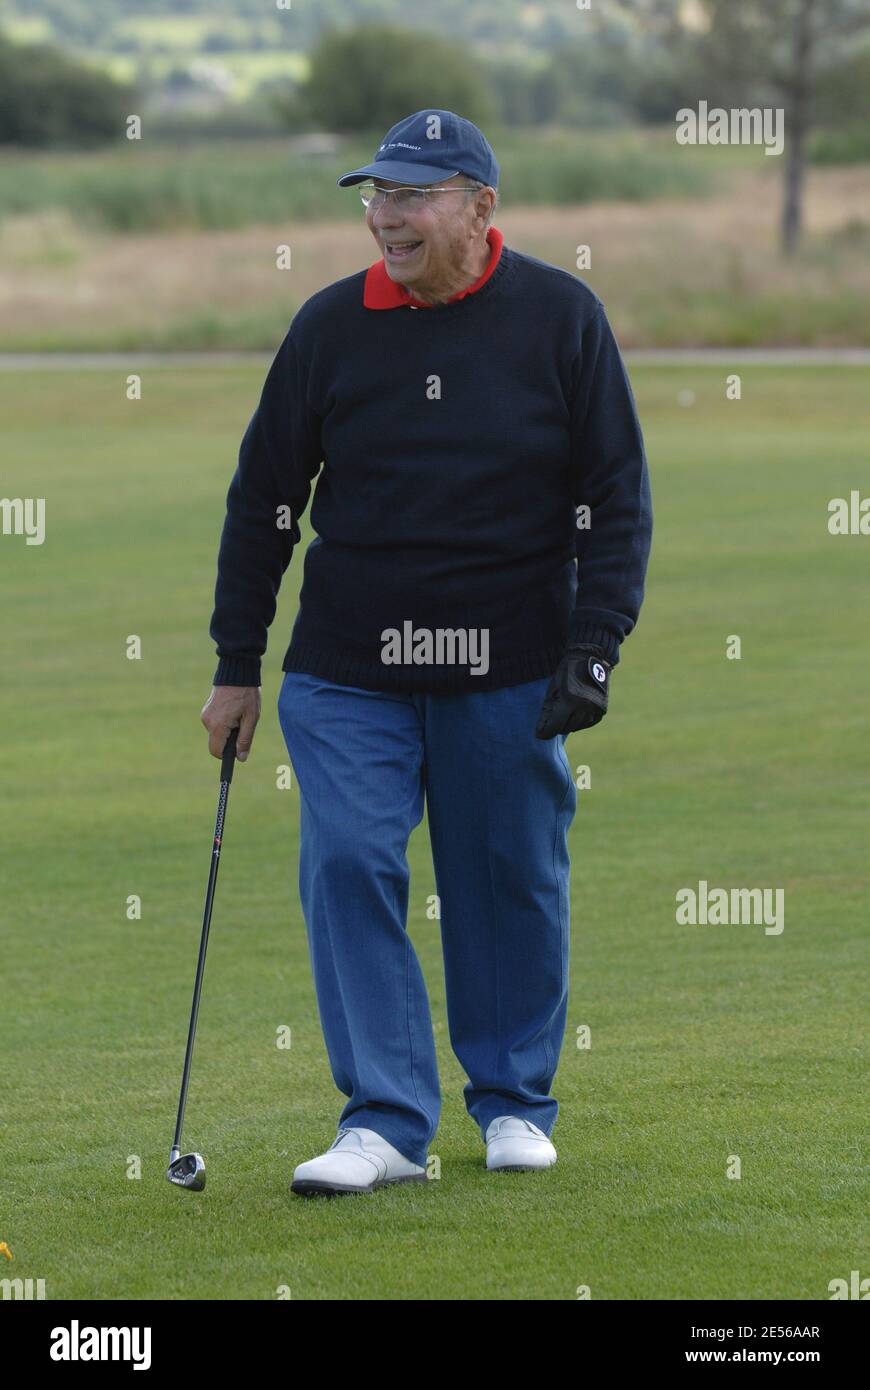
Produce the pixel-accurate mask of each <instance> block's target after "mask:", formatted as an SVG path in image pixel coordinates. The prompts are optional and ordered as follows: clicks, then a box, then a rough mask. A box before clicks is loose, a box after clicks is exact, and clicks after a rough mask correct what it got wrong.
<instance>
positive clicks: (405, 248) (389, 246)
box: [384, 241, 423, 261]
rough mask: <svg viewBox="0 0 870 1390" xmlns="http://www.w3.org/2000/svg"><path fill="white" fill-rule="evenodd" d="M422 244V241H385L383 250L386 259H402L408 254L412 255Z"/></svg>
mask: <svg viewBox="0 0 870 1390" xmlns="http://www.w3.org/2000/svg"><path fill="white" fill-rule="evenodd" d="M422 245H423V243H422V241H392V242H390V241H386V242H384V252H385V255H386V256H387V258H388V260H391V261H404V260H406V259H407V258H408V256H413V254H414V252H415V251H417V250H418V249H419V248H420V247H421V246H422Z"/></svg>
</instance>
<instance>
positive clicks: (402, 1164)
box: [290, 1127, 426, 1196]
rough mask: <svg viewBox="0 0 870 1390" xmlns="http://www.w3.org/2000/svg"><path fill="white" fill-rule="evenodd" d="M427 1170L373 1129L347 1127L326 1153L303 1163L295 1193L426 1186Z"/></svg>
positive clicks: (296, 1176) (292, 1187)
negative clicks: (399, 1184)
mask: <svg viewBox="0 0 870 1390" xmlns="http://www.w3.org/2000/svg"><path fill="white" fill-rule="evenodd" d="M425 1181H426V1169H425V1168H421V1167H420V1165H419V1164H418V1163H411V1161H410V1160H409V1159H407V1158H405V1157H404V1155H403V1154H400V1153H399V1150H398V1149H394V1148H393V1146H392V1144H388V1143H387V1141H386V1139H382V1138H381V1136H380V1135H379V1134H376V1133H375V1131H374V1130H373V1129H362V1128H353V1127H346V1128H343V1129H340V1130H339V1131H338V1137H337V1138H336V1139H335V1141H334V1142H333V1143H332V1144H330V1146H329V1148H328V1149H327V1151H326V1153H323V1154H320V1155H319V1156H318V1157H317V1158H310V1159H309V1160H308V1161H307V1163H300V1164H299V1166H298V1167H297V1168H296V1170H295V1172H294V1174H293V1182H292V1183H291V1184H290V1190H291V1191H292V1192H298V1193H300V1194H301V1195H302V1196H313V1195H314V1194H315V1193H318V1192H325V1193H329V1192H373V1191H374V1189H375V1188H376V1187H384V1186H386V1184H387V1183H392V1182H425Z"/></svg>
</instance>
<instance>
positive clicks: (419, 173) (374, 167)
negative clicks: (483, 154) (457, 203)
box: [336, 159, 462, 188]
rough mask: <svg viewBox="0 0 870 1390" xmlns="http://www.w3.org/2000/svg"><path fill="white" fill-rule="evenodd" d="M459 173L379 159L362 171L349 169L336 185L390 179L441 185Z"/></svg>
mask: <svg viewBox="0 0 870 1390" xmlns="http://www.w3.org/2000/svg"><path fill="white" fill-rule="evenodd" d="M461 172H462V171H461V169H439V168H438V166H437V165H436V164H402V163H400V162H399V161H398V160H392V159H379V160H376V161H375V163H374V164H366V165H364V167H363V168H362V169H351V171H350V173H348V174H342V176H341V178H340V179H336V183H337V184H338V186H339V188H347V187H348V186H349V185H350V184H353V183H362V182H363V180H364V179H390V180H391V181H392V182H394V183H402V184H417V183H441V182H442V181H443V180H444V179H452V178H453V175H454V174H459V173H461Z"/></svg>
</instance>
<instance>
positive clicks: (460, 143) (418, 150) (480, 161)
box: [337, 111, 498, 188]
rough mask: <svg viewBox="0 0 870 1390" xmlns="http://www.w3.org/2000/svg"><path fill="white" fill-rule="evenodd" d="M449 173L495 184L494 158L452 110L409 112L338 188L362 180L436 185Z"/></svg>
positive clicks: (470, 124)
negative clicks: (369, 160)
mask: <svg viewBox="0 0 870 1390" xmlns="http://www.w3.org/2000/svg"><path fill="white" fill-rule="evenodd" d="M453 174H465V175H466V176H467V177H468V178H471V179H479V180H480V182H481V183H484V184H487V185H489V186H490V187H491V188H498V160H497V159H496V157H495V154H494V153H493V148H492V145H491V144H490V143H489V141H488V140H487V138H486V136H485V135H484V134H483V133H482V131H480V130H478V128H477V126H476V125H474V123H473V122H472V121H467V120H466V119H465V117H464V116H457V115H456V113H455V112H454V111H415V112H414V114H413V116H406V117H405V119H404V120H403V121H399V123H398V125H394V126H393V128H392V130H389V131H387V134H386V135H385V136H384V143H383V144H382V145H381V147H380V149H379V150H378V152H377V154H376V155H375V157H374V160H373V161H372V163H371V164H365V165H363V167H362V168H361V169H351V171H350V173H347V174H342V176H341V178H340V179H338V180H337V182H338V185H339V187H340V188H346V187H347V186H348V185H349V184H352V183H362V181H363V180H364V179H372V178H375V179H391V180H393V181H394V182H398V183H402V184H417V183H441V181H442V180H443V179H449V178H450V177H451V176H452V175H453Z"/></svg>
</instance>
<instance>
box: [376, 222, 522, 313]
mask: <svg viewBox="0 0 870 1390" xmlns="http://www.w3.org/2000/svg"><path fill="white" fill-rule="evenodd" d="M486 240H487V242H488V244H489V249H490V254H489V264H488V265H487V267H486V270H485V271H484V272H483V274H482V275H481V276H480V278H479V279H478V280H475V282H474V284H473V285H469V286H468V289H466V290H460V291H459V293H458V294H452V295H451V296H450V298H449V299H448V300H447V303H448V304H452V303H453V301H454V299H464V298H465V296H466V295H467V294H474V291H475V290H479V289H480V287H481V285H483V284H485V283H486V281H487V280H488V279H489V277H490V275H491V274H492V272H493V271H494V270H495V268H496V266H497V265H498V258H499V256H500V255H501V248H502V246H503V245H504V235H503V233H502V232H500V231H499V229H498V227H490V229H489V231H488V232H487V234H486ZM403 304H410V306H411V308H412V309H437V308H438V305H437V304H424V303H423V302H422V301H421V300H419V299H415V298H414V296H413V295H412V294H411V292H410V290H406V289H405V287H404V285H399V284H397V283H396V281H395V280H392V279H391V278H390V275H389V272H388V271H387V267H386V265H385V264H384V261H383V258H381V260H379V261H375V264H374V265H371V266H369V269H368V273H367V275H366V278H365V289H364V291H363V307H364V308H366V309H398V308H400V307H401V306H402V305H403Z"/></svg>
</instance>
